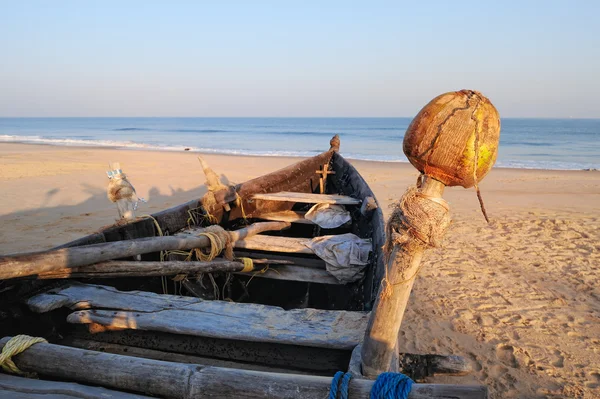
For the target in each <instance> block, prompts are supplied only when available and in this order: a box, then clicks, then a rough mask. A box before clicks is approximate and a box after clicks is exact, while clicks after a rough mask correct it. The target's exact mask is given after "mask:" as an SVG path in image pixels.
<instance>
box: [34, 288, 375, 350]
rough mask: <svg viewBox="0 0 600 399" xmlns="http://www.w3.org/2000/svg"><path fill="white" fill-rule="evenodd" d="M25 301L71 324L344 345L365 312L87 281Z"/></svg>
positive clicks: (362, 324)
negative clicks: (63, 310)
mask: <svg viewBox="0 0 600 399" xmlns="http://www.w3.org/2000/svg"><path fill="white" fill-rule="evenodd" d="M27 304H28V306H29V307H30V309H31V310H33V311H35V312H38V313H43V312H48V311H51V310H53V309H57V308H59V307H69V308H71V309H75V310H77V311H76V312H74V313H71V314H70V315H69V316H68V317H67V321H68V322H69V323H74V324H98V325H101V326H104V327H107V328H109V329H137V330H146V331H162V332H169V333H174V334H187V335H193V336H204V337H212V338H227V339H234V340H240V341H253V342H272V343H281V344H290V345H301V346H309V347H322V348H334V349H348V350H351V349H352V348H354V347H355V346H356V345H358V343H359V342H360V341H361V339H362V338H363V334H364V331H365V328H366V323H367V320H368V313H367V312H350V311H332V310H319V309H293V310H283V309H282V308H279V307H276V306H267V305H259V304H253V303H234V302H226V301H205V300H202V299H200V298H193V297H183V296H175V295H159V294H155V293H151V292H144V291H129V292H124V291H118V290H117V289H115V288H113V287H109V286H102V285H91V284H70V285H67V286H63V287H60V288H56V289H52V290H49V291H47V292H46V293H42V294H38V295H36V296H33V297H31V298H30V299H29V300H28V301H27Z"/></svg>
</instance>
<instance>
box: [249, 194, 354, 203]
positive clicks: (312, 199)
mask: <svg viewBox="0 0 600 399" xmlns="http://www.w3.org/2000/svg"><path fill="white" fill-rule="evenodd" d="M252 199H254V200H263V201H283V202H302V203H306V204H338V205H359V204H360V203H361V200H359V199H356V198H352V197H348V196H346V195H337V194H308V193H294V192H290V191H281V192H279V193H268V194H254V195H253V196H252Z"/></svg>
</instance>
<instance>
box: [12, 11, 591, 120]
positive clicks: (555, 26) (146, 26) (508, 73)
mask: <svg viewBox="0 0 600 399" xmlns="http://www.w3.org/2000/svg"><path fill="white" fill-rule="evenodd" d="M599 15H600V1H577V0H571V1H567V0H565V1H527V0H521V1H494V2H492V1H477V2H471V1H439V2H437V1H431V0H430V1H423V2H419V1H408V2H403V1H390V2H382V1H362V2H351V1H326V0H321V1H258V0H252V1H147V0H145V1H106V0H105V1H59V0H57V1H17V0H12V1H2V0H0V116H413V115H414V114H415V113H416V112H417V111H418V110H419V109H420V108H421V107H422V106H423V105H424V104H425V103H427V101H429V100H430V99H431V98H433V97H434V96H436V95H438V94H440V93H443V92H446V91H451V90H458V89H462V88H468V89H475V90H479V91H481V92H483V93H484V94H485V95H487V96H488V97H489V98H490V99H491V100H492V102H493V103H494V104H495V105H496V106H497V108H498V109H499V111H500V113H501V115H502V116H505V117H570V116H572V117H596V118H598V117H600V105H599V103H598V97H599V94H600V23H598V18H599Z"/></svg>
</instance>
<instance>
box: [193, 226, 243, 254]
mask: <svg viewBox="0 0 600 399" xmlns="http://www.w3.org/2000/svg"><path fill="white" fill-rule="evenodd" d="M198 236H199V237H201V236H204V237H207V238H208V240H209V241H210V249H209V252H208V254H205V253H204V252H202V250H200V249H198V248H197V249H195V250H194V251H195V253H196V256H197V257H198V259H200V260H201V261H204V262H208V261H211V260H213V259H214V258H216V257H217V256H218V255H219V254H220V253H221V251H223V250H225V254H224V256H225V259H229V260H232V259H233V245H232V242H231V235H230V234H229V232H227V231H226V230H225V229H223V228H222V227H221V226H219V225H216V224H215V225H213V226H208V227H207V228H205V229H204V231H202V233H200V234H198ZM190 257H191V253H190ZM188 260H189V259H188Z"/></svg>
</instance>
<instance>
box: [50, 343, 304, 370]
mask: <svg viewBox="0 0 600 399" xmlns="http://www.w3.org/2000/svg"><path fill="white" fill-rule="evenodd" d="M60 344H61V345H65V346H71V347H74V348H80V349H88V350H92V351H96V352H106V353H114V354H117V355H123V356H133V357H141V358H144V359H153V360H162V361H165V362H174V363H186V364H198V365H202V366H214V367H226V368H230V369H232V368H233V369H241V370H255V371H268V372H272V373H288V374H308V372H302V371H298V370H287V369H284V368H282V367H274V366H267V365H260V364H251V363H242V362H234V361H231V360H221V359H215V358H210V357H202V356H194V355H189V354H182V353H173V352H164V351H159V350H154V349H147V348H139V347H137V346H130V345H120V344H113V343H109V342H100V341H94V340H89V339H82V338H66V339H63V340H61V342H60Z"/></svg>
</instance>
